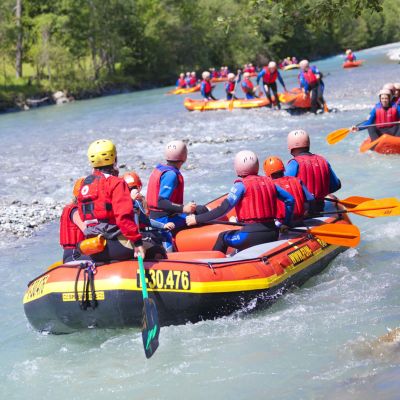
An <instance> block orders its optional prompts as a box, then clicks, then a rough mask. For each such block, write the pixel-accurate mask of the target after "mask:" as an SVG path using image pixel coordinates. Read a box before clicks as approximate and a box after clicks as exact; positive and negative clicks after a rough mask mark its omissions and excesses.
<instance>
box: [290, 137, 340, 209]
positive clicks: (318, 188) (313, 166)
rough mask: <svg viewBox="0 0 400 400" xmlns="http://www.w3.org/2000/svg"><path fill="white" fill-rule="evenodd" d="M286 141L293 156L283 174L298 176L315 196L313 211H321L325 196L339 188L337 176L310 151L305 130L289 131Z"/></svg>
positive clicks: (326, 163) (324, 160)
mask: <svg viewBox="0 0 400 400" xmlns="http://www.w3.org/2000/svg"><path fill="white" fill-rule="evenodd" d="M287 143H288V150H289V152H290V154H291V155H292V156H293V158H292V159H291V160H289V162H288V164H287V167H286V171H285V176H296V177H298V178H299V179H300V180H301V181H302V182H303V183H304V184H305V185H306V187H307V189H308V191H309V192H310V193H312V194H313V196H314V197H315V211H316V212H319V211H322V210H323V209H324V199H325V197H326V196H327V195H328V194H330V193H334V192H336V191H337V190H339V189H340V188H341V186H342V184H341V182H340V180H339V178H338V177H337V176H336V174H335V173H334V171H333V169H332V167H331V166H330V164H329V162H328V161H327V160H326V159H325V158H324V157H322V156H320V155H317V154H313V153H311V152H310V137H309V135H308V133H307V132H306V131H304V130H302V129H296V130H293V131H291V132H289V134H288V138H287Z"/></svg>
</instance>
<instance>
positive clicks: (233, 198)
mask: <svg viewBox="0 0 400 400" xmlns="http://www.w3.org/2000/svg"><path fill="white" fill-rule="evenodd" d="M244 192H245V187H244V185H243V183H242V182H236V183H235V184H234V185H233V186H232V187H231V190H230V191H229V193H228V196H227V197H226V199H225V200H224V201H223V202H222V203H221V204H220V205H219V206H218V207H216V208H214V209H213V210H211V211H209V212H206V213H204V214H199V215H196V222H197V223H198V224H203V223H205V222H208V221H212V220H215V219H218V218H221V217H223V216H224V215H225V214H227V213H228V212H229V211H230V210H232V208H233V207H235V205H236V204H237V203H238V202H239V200H240V199H241V198H242V197H243V195H244Z"/></svg>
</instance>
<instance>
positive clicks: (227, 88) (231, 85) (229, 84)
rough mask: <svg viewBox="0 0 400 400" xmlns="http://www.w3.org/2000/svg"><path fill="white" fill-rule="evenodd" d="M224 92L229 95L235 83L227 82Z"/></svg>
mask: <svg viewBox="0 0 400 400" xmlns="http://www.w3.org/2000/svg"><path fill="white" fill-rule="evenodd" d="M225 90H226V92H227V93H231V92H233V91H234V90H235V82H227V83H226V86H225Z"/></svg>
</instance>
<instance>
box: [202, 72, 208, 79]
mask: <svg viewBox="0 0 400 400" xmlns="http://www.w3.org/2000/svg"><path fill="white" fill-rule="evenodd" d="M201 77H202V78H203V79H207V78H209V77H210V73H209V72H208V71H204V72H203V73H202V74H201Z"/></svg>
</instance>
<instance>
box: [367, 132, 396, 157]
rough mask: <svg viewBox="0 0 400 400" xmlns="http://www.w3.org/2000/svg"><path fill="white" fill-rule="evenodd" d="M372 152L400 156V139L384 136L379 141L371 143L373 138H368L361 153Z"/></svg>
mask: <svg viewBox="0 0 400 400" xmlns="http://www.w3.org/2000/svg"><path fill="white" fill-rule="evenodd" d="M368 150H372V151H375V152H376V153H380V154H400V137H397V136H393V135H388V134H386V133H385V134H383V135H382V136H380V137H379V138H378V139H376V140H374V142H371V138H367V139H365V140H364V142H363V143H362V144H361V146H360V151H361V152H362V153H364V152H365V151H368Z"/></svg>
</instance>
